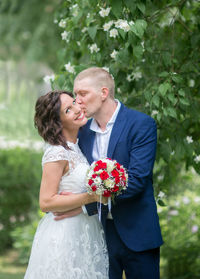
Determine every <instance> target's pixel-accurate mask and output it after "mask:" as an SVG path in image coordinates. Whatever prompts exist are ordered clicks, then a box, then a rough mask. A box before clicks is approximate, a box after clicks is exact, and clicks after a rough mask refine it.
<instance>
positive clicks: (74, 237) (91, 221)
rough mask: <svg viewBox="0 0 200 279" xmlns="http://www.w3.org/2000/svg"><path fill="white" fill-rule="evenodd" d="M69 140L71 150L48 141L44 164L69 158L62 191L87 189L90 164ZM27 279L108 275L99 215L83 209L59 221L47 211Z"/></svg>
mask: <svg viewBox="0 0 200 279" xmlns="http://www.w3.org/2000/svg"><path fill="white" fill-rule="evenodd" d="M67 143H68V146H69V147H70V150H66V149H65V148H64V147H62V146H52V145H49V144H47V145H46V150H45V152H44V155H43V158H42V165H44V163H46V162H53V161H58V160H67V161H68V162H69V172H68V173H66V174H65V175H63V176H62V179H61V181H60V185H59V192H61V191H68V192H73V193H80V192H85V191H86V188H85V176H86V171H87V169H88V167H89V164H88V162H87V160H86V159H85V157H84V156H83V154H82V153H81V150H80V149H79V147H78V144H77V143H76V144H73V143H70V142H67ZM24 279H108V255H107V248H106V244H105V238H104V232H103V229H102V226H101V223H100V222H99V220H98V217H97V215H94V216H90V217H89V216H88V215H87V214H84V213H81V214H79V215H77V216H75V217H71V218H65V219H63V220H60V221H55V220H54V215H53V214H52V213H51V212H49V213H47V214H46V215H45V216H44V217H43V218H42V219H41V221H40V223H39V225H38V228H37V231H36V234H35V237H34V241H33V245H32V250H31V255H30V259H29V264H28V268H27V270H26V273H25V277H24Z"/></svg>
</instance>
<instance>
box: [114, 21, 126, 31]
mask: <svg viewBox="0 0 200 279" xmlns="http://www.w3.org/2000/svg"><path fill="white" fill-rule="evenodd" d="M115 27H116V28H120V29H122V30H124V32H128V31H129V30H130V26H129V24H128V21H127V20H124V19H118V20H117V21H115Z"/></svg>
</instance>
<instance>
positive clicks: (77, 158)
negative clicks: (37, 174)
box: [42, 143, 88, 175]
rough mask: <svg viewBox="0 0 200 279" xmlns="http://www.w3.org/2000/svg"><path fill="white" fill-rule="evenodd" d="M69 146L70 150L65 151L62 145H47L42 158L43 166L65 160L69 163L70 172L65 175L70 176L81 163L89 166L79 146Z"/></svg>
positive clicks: (70, 144)
mask: <svg viewBox="0 0 200 279" xmlns="http://www.w3.org/2000/svg"><path fill="white" fill-rule="evenodd" d="M68 145H69V147H70V149H65V148H64V147H63V146H61V145H50V144H46V146H45V152H44V155H43V157H42V166H44V164H45V163H49V162H56V161H60V160H65V161H68V162H69V171H68V172H67V174H65V175H69V174H70V173H71V172H72V171H73V170H74V169H75V168H76V167H77V166H78V165H79V164H80V163H84V164H88V162H87V160H86V158H85V157H84V156H83V154H82V152H81V150H80V149H79V147H78V144H73V143H68Z"/></svg>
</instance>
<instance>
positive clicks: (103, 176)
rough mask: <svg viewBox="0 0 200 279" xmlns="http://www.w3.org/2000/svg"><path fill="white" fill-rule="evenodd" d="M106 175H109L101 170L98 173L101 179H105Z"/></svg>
mask: <svg viewBox="0 0 200 279" xmlns="http://www.w3.org/2000/svg"><path fill="white" fill-rule="evenodd" d="M108 177H109V175H108V173H107V172H106V171H102V173H100V178H101V179H102V180H106V179H107V178H108Z"/></svg>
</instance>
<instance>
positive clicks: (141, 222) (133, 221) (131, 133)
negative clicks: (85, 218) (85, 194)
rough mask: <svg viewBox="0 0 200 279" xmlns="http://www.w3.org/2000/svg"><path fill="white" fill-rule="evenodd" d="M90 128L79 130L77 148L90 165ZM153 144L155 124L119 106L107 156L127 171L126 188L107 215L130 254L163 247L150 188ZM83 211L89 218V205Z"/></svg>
mask: <svg viewBox="0 0 200 279" xmlns="http://www.w3.org/2000/svg"><path fill="white" fill-rule="evenodd" d="M90 124H91V120H89V121H88V123H87V124H86V125H85V126H84V127H82V128H81V129H80V132H79V145H80V148H81V150H82V152H83V153H84V155H85V156H86V157H87V159H88V162H89V163H90V164H91V163H92V162H93V161H94V160H93V158H92V149H93V143H94V139H95V132H93V131H92V130H90ZM156 143H157V129H156V123H155V121H154V120H153V119H152V118H151V117H150V116H148V115H146V114H144V113H141V112H138V111H135V110H132V109H128V108H127V107H125V106H124V105H123V104H121V108H120V111H119V113H118V115H117V118H116V121H115V123H114V126H113V129H112V133H111V136H110V141H109V146H108V154H107V156H108V157H109V158H112V159H115V160H117V161H118V162H119V163H120V164H122V165H123V166H124V167H125V168H126V169H127V170H128V188H127V190H126V191H125V192H124V193H123V194H122V195H119V196H118V197H117V199H116V203H115V204H112V210H111V212H112V216H113V220H114V224H115V227H116V229H117V232H118V234H119V235H120V238H121V239H122V241H123V242H124V244H125V245H126V246H127V247H128V248H129V249H131V250H133V251H144V250H149V249H153V248H156V247H159V246H160V245H161V244H162V243H163V241H162V236H161V231H160V226H159V219H158V215H157V209H156V203H155V199H154V191H153V185H152V184H153V181H152V171H153V165H154V161H155V155H156ZM86 208H87V210H88V213H89V215H91V214H94V213H92V212H93V211H95V210H94V205H93V204H91V205H87V207H86ZM95 208H96V205H95ZM104 208H105V207H104ZM106 214H107V211H106V213H105V214H103V217H102V223H103V225H104V226H105V223H106V222H105V218H106Z"/></svg>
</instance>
